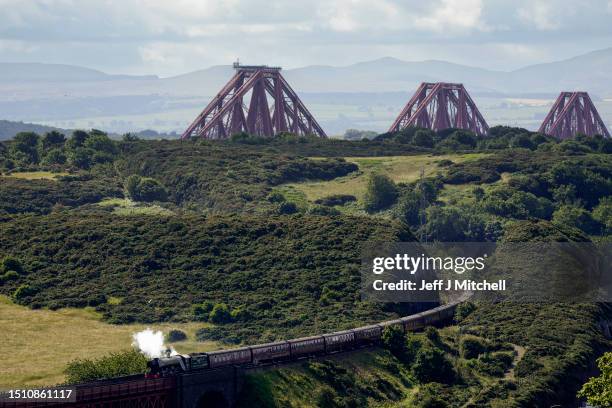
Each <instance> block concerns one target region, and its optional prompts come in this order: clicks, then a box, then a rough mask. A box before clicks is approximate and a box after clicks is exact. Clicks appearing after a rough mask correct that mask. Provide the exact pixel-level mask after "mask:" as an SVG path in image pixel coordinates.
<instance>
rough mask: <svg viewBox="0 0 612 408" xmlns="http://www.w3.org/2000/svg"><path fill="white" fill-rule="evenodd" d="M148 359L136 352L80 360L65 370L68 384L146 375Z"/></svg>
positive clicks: (70, 364) (73, 362)
mask: <svg viewBox="0 0 612 408" xmlns="http://www.w3.org/2000/svg"><path fill="white" fill-rule="evenodd" d="M146 369H147V358H146V357H145V356H144V355H143V354H141V353H139V352H138V351H136V350H129V351H124V352H121V353H111V354H109V355H107V356H104V357H100V358H98V359H95V360H89V359H79V360H74V361H72V362H70V363H69V364H68V366H67V367H66V369H65V370H64V374H65V375H66V382H67V383H68V384H75V383H80V382H87V381H94V380H100V379H104V378H113V377H119V376H123V375H130V374H139V373H144V372H145V371H146Z"/></svg>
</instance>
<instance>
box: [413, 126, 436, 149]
mask: <svg viewBox="0 0 612 408" xmlns="http://www.w3.org/2000/svg"><path fill="white" fill-rule="evenodd" d="M413 143H414V144H415V145H416V146H421V147H433V146H434V138H433V132H432V131H431V130H429V129H419V130H417V131H416V132H415V133H414V140H413Z"/></svg>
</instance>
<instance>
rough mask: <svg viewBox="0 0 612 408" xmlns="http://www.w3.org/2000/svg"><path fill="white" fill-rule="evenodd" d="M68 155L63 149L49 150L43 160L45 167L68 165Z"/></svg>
mask: <svg viewBox="0 0 612 408" xmlns="http://www.w3.org/2000/svg"><path fill="white" fill-rule="evenodd" d="M66 160H67V159H66V154H65V153H64V151H63V150H62V149H51V150H49V151H48V152H47V153H46V154H45V156H44V157H43V159H42V163H41V164H43V165H47V166H53V165H61V164H64V163H66Z"/></svg>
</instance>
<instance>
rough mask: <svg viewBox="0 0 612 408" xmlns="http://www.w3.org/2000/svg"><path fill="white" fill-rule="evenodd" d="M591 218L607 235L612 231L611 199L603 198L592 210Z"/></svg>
mask: <svg viewBox="0 0 612 408" xmlns="http://www.w3.org/2000/svg"><path fill="white" fill-rule="evenodd" d="M593 218H594V219H595V220H596V221H597V222H599V223H600V224H601V225H602V226H603V227H604V228H606V230H607V232H608V233H609V232H610V231H612V197H604V198H602V199H601V200H600V201H599V204H598V205H597V207H595V208H594V209H593Z"/></svg>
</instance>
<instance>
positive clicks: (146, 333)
mask: <svg viewBox="0 0 612 408" xmlns="http://www.w3.org/2000/svg"><path fill="white" fill-rule="evenodd" d="M132 339H133V341H132V346H134V347H135V348H137V349H138V350H139V351H140V352H141V353H143V354H144V355H145V356H147V357H149V358H156V357H161V356H164V355H166V354H167V353H168V352H169V353H170V355H175V354H176V350H174V349H173V348H172V347H168V346H166V345H164V334H163V333H162V332H161V331H159V330H158V331H153V330H151V329H148V328H147V329H145V330H143V331H139V332H138V333H134V335H133V336H132Z"/></svg>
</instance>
